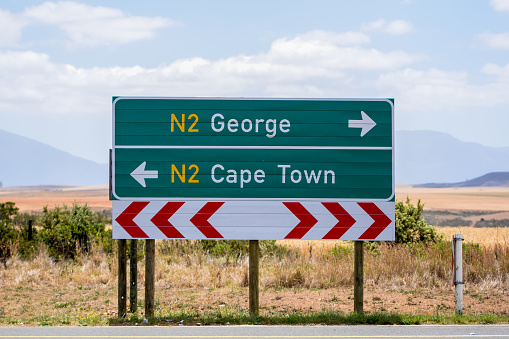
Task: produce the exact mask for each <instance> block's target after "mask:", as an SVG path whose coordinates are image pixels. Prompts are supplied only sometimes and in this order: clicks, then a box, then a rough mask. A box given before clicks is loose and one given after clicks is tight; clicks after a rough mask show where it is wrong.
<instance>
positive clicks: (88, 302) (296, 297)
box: [0, 187, 509, 325]
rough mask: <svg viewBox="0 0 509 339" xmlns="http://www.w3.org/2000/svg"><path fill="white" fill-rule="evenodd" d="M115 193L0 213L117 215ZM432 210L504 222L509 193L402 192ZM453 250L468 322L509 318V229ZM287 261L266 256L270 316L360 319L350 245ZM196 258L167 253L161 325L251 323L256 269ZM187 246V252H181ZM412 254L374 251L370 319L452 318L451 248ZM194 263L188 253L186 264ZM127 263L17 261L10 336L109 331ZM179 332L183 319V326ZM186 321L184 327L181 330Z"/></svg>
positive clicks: (100, 256) (306, 249) (3, 320)
mask: <svg viewBox="0 0 509 339" xmlns="http://www.w3.org/2000/svg"><path fill="white" fill-rule="evenodd" d="M107 195H108V191H107V187H89V188H79V189H77V188H64V187H60V188H55V187H52V188H51V187H50V188H35V189H28V188H26V189H24V190H20V189H18V190H15V189H9V188H1V189H0V202H5V201H14V202H15V203H16V205H17V206H18V207H20V208H21V210H22V211H40V210H42V206H43V205H48V207H49V208H52V207H53V206H54V205H61V204H64V203H65V204H69V205H70V204H72V203H73V202H79V203H85V202H86V203H88V205H89V206H91V207H92V208H93V209H96V210H104V209H109V208H111V203H110V202H109V201H108V196H107ZM407 196H408V197H410V198H411V199H412V201H413V202H414V203H415V202H416V201H417V200H418V199H421V200H422V201H423V202H425V203H426V205H425V210H435V211H460V212H461V211H462V212H465V211H483V213H484V214H482V216H481V215H478V214H476V213H473V216H472V218H480V217H484V218H488V217H489V218H491V217H492V216H498V217H501V218H505V217H506V215H508V214H509V188H504V189H485V188H472V189H458V190H456V189H444V190H441V189H414V188H411V187H398V188H397V199H398V200H400V199H401V200H402V199H406V197H407ZM507 218H509V217H507ZM439 231H440V232H442V233H444V234H445V238H446V239H451V237H452V234H455V233H461V234H463V236H464V238H465V240H466V242H467V247H466V251H465V254H464V261H465V268H464V272H465V273H464V280H465V300H464V307H465V314H467V315H468V314H479V313H498V314H505V315H507V314H509V228H500V227H493V228H474V227H465V226H459V227H441V228H439ZM277 244H278V245H281V246H282V247H284V248H285V253H284V254H281V255H275V256H262V259H261V282H260V285H261V295H260V307H261V310H260V311H261V313H262V314H265V315H270V314H291V313H292V312H298V313H304V314H306V313H313V312H320V311H334V312H342V313H349V312H352V311H353V278H352V274H353V251H352V247H353V246H352V243H350V242H333V241H279V242H277ZM178 246H180V247H186V246H187V247H189V248H190V249H193V252H192V254H190V255H179V254H178V253H176V252H171V251H170V252H168V249H169V248H175V244H173V245H172V244H168V243H165V242H162V241H159V242H158V243H157V257H156V276H155V278H156V315H157V316H160V317H164V316H165V314H170V312H177V311H180V312H223V313H225V314H226V313H228V312H245V311H246V310H247V305H248V289H247V274H248V273H247V272H248V260H247V257H245V256H241V257H238V256H236V255H235V254H232V255H227V256H225V257H224V258H212V257H210V256H209V255H208V254H207V253H206V252H205V251H195V250H194V249H195V248H196V243H195V242H194V243H193V241H187V242H180V243H178ZM178 246H177V247H178ZM441 246H442V247H440V246H438V245H436V246H429V247H418V248H414V249H410V248H407V247H397V248H396V247H391V246H389V245H387V244H381V245H380V246H379V247H378V248H376V249H374V250H369V249H366V250H365V295H364V301H365V305H364V308H365V310H366V311H367V312H395V313H412V314H427V315H430V314H431V315H440V314H453V313H454V292H453V291H454V288H453V286H452V285H451V248H450V243H445V247H443V245H441ZM187 253H189V252H187ZM138 281H139V287H138V288H139V291H138V295H139V299H140V303H139V306H140V308H139V314H140V315H141V316H142V315H143V288H144V283H143V282H144V265H143V261H140V263H139V276H138ZM116 310H117V261H116V257H115V256H108V255H106V254H104V253H102V252H101V251H99V250H93V251H92V252H91V253H90V254H88V255H83V256H81V257H80V258H78V259H77V260H76V261H75V262H55V261H53V260H52V259H51V258H50V257H49V256H48V255H47V253H46V251H45V250H44V249H43V248H41V249H40V252H39V254H38V255H37V256H36V257H35V258H34V259H33V260H28V261H27V260H21V259H19V258H12V259H11V260H9V261H8V262H7V266H6V267H5V268H4V267H3V266H1V267H0V324H13V325H19V324H20V323H23V324H29V325H41V324H43V325H44V324H53V325H68V324H74V325H76V324H80V323H85V324H106V323H107V319H108V318H110V317H115V316H116ZM172 321H173V319H172ZM175 321H176V320H175Z"/></svg>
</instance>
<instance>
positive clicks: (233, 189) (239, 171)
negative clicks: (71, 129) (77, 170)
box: [113, 148, 394, 201]
mask: <svg viewBox="0 0 509 339" xmlns="http://www.w3.org/2000/svg"><path fill="white" fill-rule="evenodd" d="M392 161H393V153H392V149H340V148H330V149H217V148H210V149H204V148H201V149H198V148H116V149H115V150H114V163H113V166H114V169H113V173H114V177H113V197H114V198H115V199H130V198H132V199H137V198H144V199H149V198H153V199H178V198H200V199H228V198H231V199H236V198H240V199H341V200H372V201H383V200H390V199H391V198H392V197H393V194H394V192H393V187H394V186H393V176H394V173H393V166H392Z"/></svg>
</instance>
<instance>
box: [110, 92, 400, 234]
mask: <svg viewBox="0 0 509 339" xmlns="http://www.w3.org/2000/svg"><path fill="white" fill-rule="evenodd" d="M393 112H394V109H393V102H392V100H389V99H366V100H353V99H352V100H350V99H330V100H329V99H328V100H319V99H307V100H304V99H221V98H220V99H208V98H138V97H134V98H133V97H118V98H114V100H113V129H114V133H113V152H112V160H113V161H112V195H113V198H114V199H115V200H117V201H114V202H113V209H114V211H113V213H114V237H116V238H132V237H134V238H197V239H201V238H216V239H251V240H253V239H301V238H304V239H348V240H356V239H366V240H374V239H376V240H392V239H394V161H393V159H394V142H393V135H394V133H393V116H394V114H393ZM271 210H274V211H276V212H274V213H270V212H268V211H271ZM332 211H334V212H332ZM339 216H340V217H339ZM343 216H348V217H343ZM378 216H383V217H385V219H383V221H380V220H379V219H378ZM170 218H171V221H169V219H170ZM209 218H210V219H209ZM301 218H303V219H301ZM366 218H367V219H366ZM322 219H324V220H322ZM313 220H314V221H313ZM366 220H367V221H366ZM253 223H254V224H253ZM294 228H296V229H297V230H294ZM339 229H340V230H341V231H338V230H339ZM204 230H205V232H204ZM373 230H376V231H373ZM331 232H332V233H331Z"/></svg>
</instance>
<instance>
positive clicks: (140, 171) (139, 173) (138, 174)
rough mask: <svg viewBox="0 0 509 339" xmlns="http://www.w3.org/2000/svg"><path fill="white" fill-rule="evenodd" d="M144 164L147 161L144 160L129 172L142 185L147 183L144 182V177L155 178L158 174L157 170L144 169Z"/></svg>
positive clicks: (144, 185)
mask: <svg viewBox="0 0 509 339" xmlns="http://www.w3.org/2000/svg"><path fill="white" fill-rule="evenodd" d="M146 164H147V162H146V161H144V162H143V163H142V164H141V165H140V166H138V167H137V168H136V169H135V170H134V171H132V173H131V176H132V177H133V178H134V179H135V180H136V181H137V182H139V183H140V185H141V186H143V187H147V185H146V184H145V179H157V178H158V176H159V173H158V172H157V171H146V170H145V165H146Z"/></svg>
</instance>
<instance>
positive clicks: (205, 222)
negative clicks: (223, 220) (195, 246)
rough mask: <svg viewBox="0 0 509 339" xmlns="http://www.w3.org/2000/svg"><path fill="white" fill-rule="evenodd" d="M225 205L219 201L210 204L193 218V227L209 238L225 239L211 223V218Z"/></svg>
mask: <svg viewBox="0 0 509 339" xmlns="http://www.w3.org/2000/svg"><path fill="white" fill-rule="evenodd" d="M223 204H224V202H218V201H214V202H208V203H206V204H205V206H203V207H202V208H201V210H199V211H198V213H196V214H195V215H194V216H193V217H192V218H191V222H192V223H193V225H194V226H196V227H197V228H198V229H199V230H200V232H201V233H203V235H204V236H206V237H207V238H223V236H222V235H221V233H219V232H218V231H217V230H216V229H215V228H214V226H212V225H211V224H210V223H209V218H210V217H211V216H212V215H213V214H214V213H216V211H217V210H218V209H219V208H220V207H221V206H223Z"/></svg>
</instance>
